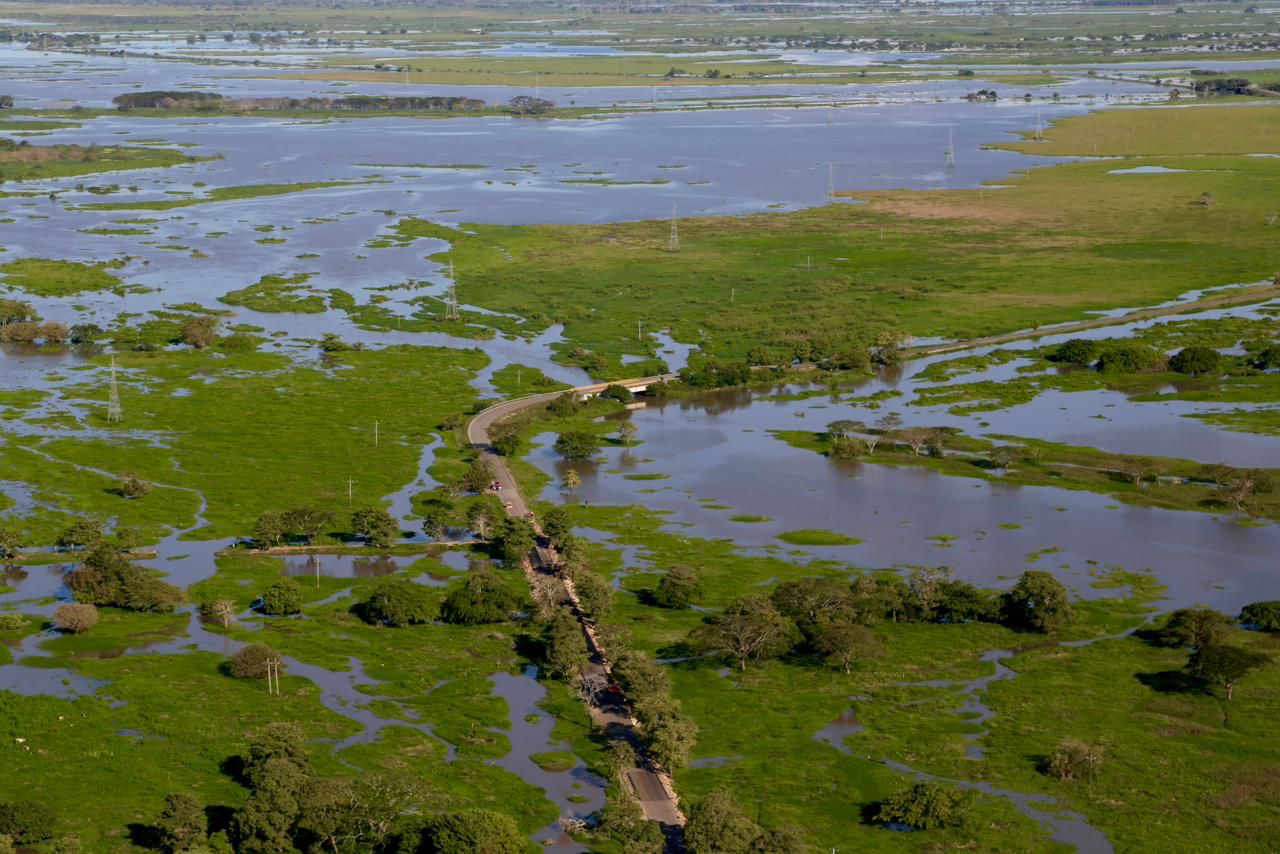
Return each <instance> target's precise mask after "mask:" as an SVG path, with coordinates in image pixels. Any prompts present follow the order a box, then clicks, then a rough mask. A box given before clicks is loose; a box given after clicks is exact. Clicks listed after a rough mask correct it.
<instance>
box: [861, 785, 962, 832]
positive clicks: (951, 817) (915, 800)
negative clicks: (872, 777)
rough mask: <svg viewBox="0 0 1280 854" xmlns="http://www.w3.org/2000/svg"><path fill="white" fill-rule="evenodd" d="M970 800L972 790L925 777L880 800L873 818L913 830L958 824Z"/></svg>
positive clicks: (957, 825)
mask: <svg viewBox="0 0 1280 854" xmlns="http://www.w3.org/2000/svg"><path fill="white" fill-rule="evenodd" d="M972 803H973V792H966V791H962V790H960V789H957V788H954V787H952V786H944V785H943V784H941V783H933V782H928V781H925V782H920V783H916V784H915V785H913V786H911V787H909V788H906V789H903V790H902V791H900V792H898V793H897V794H894V795H891V796H890V797H889V798H888V799H887V800H885V801H884V802H883V803H882V804H880V808H879V810H878V811H877V812H876V821H879V822H883V823H884V824H902V825H906V826H907V827H912V828H915V829H916V830H930V829H932V828H935V827H959V826H961V825H963V824H964V822H965V819H966V818H967V813H968V811H969V807H970V805H971V804H972Z"/></svg>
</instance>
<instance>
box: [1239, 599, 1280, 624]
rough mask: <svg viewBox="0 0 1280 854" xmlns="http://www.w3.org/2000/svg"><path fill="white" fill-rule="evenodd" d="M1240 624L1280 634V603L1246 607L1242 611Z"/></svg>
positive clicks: (1261, 603) (1256, 604) (1273, 602)
mask: <svg viewBox="0 0 1280 854" xmlns="http://www.w3.org/2000/svg"><path fill="white" fill-rule="evenodd" d="M1240 622H1241V623H1243V624H1244V625H1246V626H1252V627H1253V628H1255V629H1261V630H1262V631H1264V632H1280V601H1274V600H1273V601H1270V602H1254V603H1253V604H1251V605H1245V606H1244V608H1243V609H1242V610H1241V611H1240Z"/></svg>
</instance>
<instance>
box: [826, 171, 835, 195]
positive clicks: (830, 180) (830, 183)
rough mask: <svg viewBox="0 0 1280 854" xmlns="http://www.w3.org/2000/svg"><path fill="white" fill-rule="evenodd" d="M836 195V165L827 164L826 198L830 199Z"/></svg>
mask: <svg viewBox="0 0 1280 854" xmlns="http://www.w3.org/2000/svg"><path fill="white" fill-rule="evenodd" d="M835 194H836V165H835V164H834V163H828V164H827V198H831V197H832V196H834V195H835Z"/></svg>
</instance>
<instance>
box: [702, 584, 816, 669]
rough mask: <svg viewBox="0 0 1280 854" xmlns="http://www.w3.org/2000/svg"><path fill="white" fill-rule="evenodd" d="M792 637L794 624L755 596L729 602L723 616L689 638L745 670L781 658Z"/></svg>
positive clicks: (761, 595)
mask: <svg viewBox="0 0 1280 854" xmlns="http://www.w3.org/2000/svg"><path fill="white" fill-rule="evenodd" d="M795 634H796V627H795V624H794V623H793V622H791V620H789V619H787V618H786V617H785V616H783V615H782V614H781V613H780V612H779V611H778V609H777V608H775V607H774V606H773V603H772V602H770V601H769V598H768V597H767V596H764V595H763V594H758V593H757V594H754V595H751V596H743V597H741V598H739V599H736V600H734V601H733V602H731V603H730V604H729V607H727V608H726V609H725V611H724V613H723V614H719V615H717V616H715V617H711V618H709V619H708V620H707V621H706V622H705V623H703V624H702V625H701V626H699V627H698V628H696V629H694V632H693V635H692V639H693V641H694V645H695V646H696V647H698V648H699V649H701V650H703V651H705V652H710V653H725V654H727V655H729V656H730V657H731V658H733V659H734V660H735V661H736V662H737V664H738V669H739V670H746V669H747V663H748V662H749V661H752V660H761V659H767V658H777V657H779V656H781V655H782V654H783V653H785V652H786V651H787V650H789V649H790V648H791V645H792V643H793V642H794V640H795Z"/></svg>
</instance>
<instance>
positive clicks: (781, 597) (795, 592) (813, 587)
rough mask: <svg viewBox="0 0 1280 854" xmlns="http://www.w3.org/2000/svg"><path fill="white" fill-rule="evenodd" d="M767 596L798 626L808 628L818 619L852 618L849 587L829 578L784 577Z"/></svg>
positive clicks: (803, 628)
mask: <svg viewBox="0 0 1280 854" xmlns="http://www.w3.org/2000/svg"><path fill="white" fill-rule="evenodd" d="M769 598H770V600H772V602H773V604H774V607H776V608H777V609H778V610H779V611H781V612H782V613H783V614H785V615H786V616H788V617H790V618H791V619H793V620H795V621H796V623H797V624H799V626H800V628H801V629H802V630H808V629H809V628H812V627H813V626H815V625H816V624H817V623H818V621H819V620H820V619H828V620H837V619H848V620H852V619H853V609H852V607H851V603H850V598H851V597H850V593H849V587H848V585H846V584H842V583H841V582H839V581H837V580H835V579H833V578H801V579H798V580H796V581H784V582H782V583H781V584H779V585H778V586H777V587H774V588H773V593H772V594H770V596H769Z"/></svg>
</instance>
